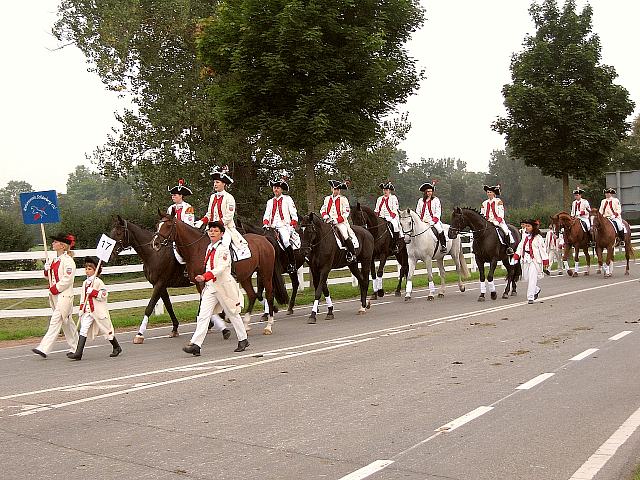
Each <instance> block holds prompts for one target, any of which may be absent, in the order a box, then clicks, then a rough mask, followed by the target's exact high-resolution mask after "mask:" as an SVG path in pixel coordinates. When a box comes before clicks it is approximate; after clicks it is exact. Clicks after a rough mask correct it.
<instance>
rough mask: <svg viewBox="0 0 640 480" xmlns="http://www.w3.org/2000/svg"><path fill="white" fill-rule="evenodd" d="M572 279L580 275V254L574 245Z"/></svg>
mask: <svg viewBox="0 0 640 480" xmlns="http://www.w3.org/2000/svg"><path fill="white" fill-rule="evenodd" d="M573 252H574V253H573V274H572V276H573V277H577V276H578V275H579V274H580V259H579V257H578V254H579V253H580V248H579V247H578V246H577V245H576V246H575V247H573Z"/></svg>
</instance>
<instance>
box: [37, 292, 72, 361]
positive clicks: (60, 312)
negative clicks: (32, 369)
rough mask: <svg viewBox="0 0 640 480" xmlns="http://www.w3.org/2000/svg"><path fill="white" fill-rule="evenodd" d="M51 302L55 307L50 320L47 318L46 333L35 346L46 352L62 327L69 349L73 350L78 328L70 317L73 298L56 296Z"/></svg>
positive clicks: (51, 346)
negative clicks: (47, 326)
mask: <svg viewBox="0 0 640 480" xmlns="http://www.w3.org/2000/svg"><path fill="white" fill-rule="evenodd" d="M53 303H54V304H55V307H54V309H53V315H51V320H49V329H48V330H47V333H45V334H44V337H42V340H40V344H39V345H38V347H37V348H38V350H40V351H41V352H42V353H44V354H48V353H49V352H50V351H51V349H52V348H53V344H54V343H55V341H56V339H57V338H58V334H59V333H60V328H62V331H63V332H64V338H65V340H66V341H67V343H68V344H69V349H70V351H71V352H75V351H76V348H77V347H78V330H77V328H76V324H75V323H73V318H72V317H71V311H72V309H73V298H71V297H56V298H55V299H54V300H53Z"/></svg>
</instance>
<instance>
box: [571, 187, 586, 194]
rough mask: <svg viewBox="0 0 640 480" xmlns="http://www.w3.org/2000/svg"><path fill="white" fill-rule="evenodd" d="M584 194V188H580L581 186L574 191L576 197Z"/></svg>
mask: <svg viewBox="0 0 640 480" xmlns="http://www.w3.org/2000/svg"><path fill="white" fill-rule="evenodd" d="M583 193H584V190H583V189H582V188H580V187H579V186H578V187H576V189H575V190H574V191H573V194H574V195H582V194H583Z"/></svg>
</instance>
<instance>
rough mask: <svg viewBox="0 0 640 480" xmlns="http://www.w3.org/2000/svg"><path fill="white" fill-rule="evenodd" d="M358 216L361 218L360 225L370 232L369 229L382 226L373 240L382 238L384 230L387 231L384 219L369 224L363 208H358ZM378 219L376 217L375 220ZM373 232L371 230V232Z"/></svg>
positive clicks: (376, 228)
mask: <svg viewBox="0 0 640 480" xmlns="http://www.w3.org/2000/svg"><path fill="white" fill-rule="evenodd" d="M360 217H361V218H362V225H360V226H362V227H364V228H366V229H367V230H369V231H370V232H371V230H374V229H375V230H378V229H380V228H383V227H384V228H383V230H382V233H380V234H379V235H378V236H377V237H375V238H374V241H375V242H377V241H378V240H382V238H383V237H384V235H385V232H386V231H387V228H386V227H387V225H386V221H384V223H383V222H379V221H378V222H376V224H375V225H371V226H369V222H367V220H366V218H365V213H364V210H360ZM377 219H378V217H376V220H377ZM371 233H373V232H371Z"/></svg>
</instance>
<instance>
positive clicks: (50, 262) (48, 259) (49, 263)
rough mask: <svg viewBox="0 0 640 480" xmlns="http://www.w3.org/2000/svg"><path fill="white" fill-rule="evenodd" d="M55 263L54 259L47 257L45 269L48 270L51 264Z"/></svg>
mask: <svg viewBox="0 0 640 480" xmlns="http://www.w3.org/2000/svg"><path fill="white" fill-rule="evenodd" d="M52 263H53V260H51V259H50V258H47V261H46V262H44V271H45V272H48V271H49V270H51V264H52Z"/></svg>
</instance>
